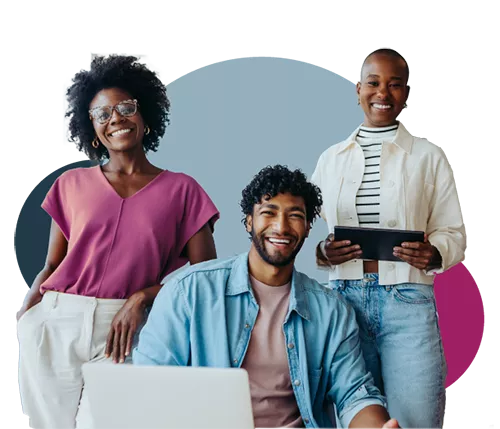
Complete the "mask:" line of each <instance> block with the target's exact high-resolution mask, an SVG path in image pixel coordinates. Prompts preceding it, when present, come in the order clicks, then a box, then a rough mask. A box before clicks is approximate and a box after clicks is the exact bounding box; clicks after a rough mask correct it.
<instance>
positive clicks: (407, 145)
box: [339, 122, 413, 153]
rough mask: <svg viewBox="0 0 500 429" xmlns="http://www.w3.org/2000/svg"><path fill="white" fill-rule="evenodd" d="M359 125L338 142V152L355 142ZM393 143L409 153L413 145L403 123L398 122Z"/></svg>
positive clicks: (411, 138)
mask: <svg viewBox="0 0 500 429" xmlns="http://www.w3.org/2000/svg"><path fill="white" fill-rule="evenodd" d="M360 127H361V125H360V126H359V127H358V128H356V129H355V130H354V131H353V132H352V134H351V135H350V136H349V137H348V138H347V139H346V140H344V141H343V142H342V143H339V145H340V147H339V153H340V152H342V151H344V150H346V149H347V148H348V147H350V146H352V145H354V144H356V136H357V135H358V133H359V128H360ZM391 143H393V144H395V145H396V146H399V147H400V148H401V149H403V150H404V151H405V152H406V153H411V148H412V146H413V136H412V135H411V134H410V133H409V132H408V130H407V129H406V128H405V127H404V125H403V124H402V123H401V122H400V123H399V127H398V131H397V132H396V137H394V140H393V141H392V142H391Z"/></svg>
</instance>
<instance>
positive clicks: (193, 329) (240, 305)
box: [133, 253, 385, 427]
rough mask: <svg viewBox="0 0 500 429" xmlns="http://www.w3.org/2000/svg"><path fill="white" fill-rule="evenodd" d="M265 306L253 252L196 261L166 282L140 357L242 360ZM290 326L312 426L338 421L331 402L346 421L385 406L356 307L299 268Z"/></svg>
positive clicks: (303, 410) (146, 361) (297, 380)
mask: <svg viewBox="0 0 500 429" xmlns="http://www.w3.org/2000/svg"><path fill="white" fill-rule="evenodd" d="M258 312H259V306H258V304H257V302H256V300H255V297H254V296H253V293H252V289H251V286H250V280H249V274H248V253H245V254H242V255H239V256H236V257H232V258H229V259H225V260H215V261H207V262H203V263H200V264H197V265H195V266H193V267H191V268H189V269H188V270H186V271H184V272H183V273H181V274H179V275H177V276H175V277H173V278H172V279H171V280H170V281H169V282H167V283H166V284H165V286H164V287H163V288H162V289H161V291H160V293H159V294H158V296H157V297H156V299H155V302H154V305H153V308H152V310H151V313H150V315H149V319H148V321H147V323H146V325H145V326H144V328H143V330H142V332H141V334H140V337H139V344H138V346H137V347H136V348H135V349H134V352H133V362H134V364H139V365H182V366H189V365H191V366H208V367H217V368H230V367H236V368H237V367H240V366H241V363H242V362H243V359H244V357H245V353H246V351H247V349H248V344H249V341H250V335H251V334H252V329H253V327H254V325H255V321H256V319H257V315H258ZM283 333H284V336H285V344H286V345H287V347H286V353H287V357H288V365H289V370H290V379H291V381H292V388H293V391H294V394H295V399H296V401H297V405H298V407H299V410H300V414H301V417H302V419H303V421H304V424H305V426H306V427H332V422H331V421H330V418H329V417H328V412H327V411H328V408H329V407H330V409H331V406H332V405H335V407H336V409H337V413H338V416H339V419H340V422H341V424H342V426H344V427H347V426H348V425H349V423H350V421H351V420H352V418H353V417H354V416H355V415H356V414H357V413H358V412H359V411H360V410H361V409H363V408H364V407H366V406H368V405H372V404H378V405H382V406H385V402H384V398H383V397H382V396H381V394H380V392H379V391H378V389H377V388H376V387H375V386H374V384H373V378H372V376H371V374H370V373H367V372H366V369H365V363H364V360H363V356H362V352H361V348H360V341H359V337H358V325H357V323H356V318H355V314H354V311H353V310H352V309H351V307H350V306H348V305H347V304H346V303H345V301H344V300H343V298H342V297H341V296H340V295H339V294H338V293H337V292H335V291H333V290H330V289H327V288H325V287H323V286H321V285H320V284H319V283H318V282H317V281H315V280H313V279H311V278H309V277H307V276H306V275H305V274H302V273H299V272H297V271H295V270H294V271H293V275H292V284H291V291H290V304H289V310H288V313H287V315H286V317H285V320H284V323H283Z"/></svg>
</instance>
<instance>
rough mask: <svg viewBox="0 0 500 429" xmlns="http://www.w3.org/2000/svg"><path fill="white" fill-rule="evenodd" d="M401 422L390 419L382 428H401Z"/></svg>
mask: <svg viewBox="0 0 500 429" xmlns="http://www.w3.org/2000/svg"><path fill="white" fill-rule="evenodd" d="M399 427H400V426H399V423H398V421H397V420H396V419H390V420H388V421H387V422H385V424H384V426H382V428H391V429H393V428H399Z"/></svg>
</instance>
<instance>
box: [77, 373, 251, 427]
mask: <svg viewBox="0 0 500 429" xmlns="http://www.w3.org/2000/svg"><path fill="white" fill-rule="evenodd" d="M82 370H83V377H84V383H85V389H86V391H87V392H86V393H87V395H88V400H89V406H90V411H91V414H92V420H93V424H94V428H96V429H132V428H133V429H139V428H141V429H142V428H144V429H145V428H147V429H170V428H172V429H173V428H176V429H183V428H190V429H195V428H206V429H212V428H213V429H216V428H217V429H225V428H227V429H235V428H241V429H253V428H254V423H253V414H252V404H251V398H250V387H249V383H248V374H247V372H246V371H245V370H243V369H236V368H225V369H221V368H200V367H179V366H135V365H126V364H125V365H124V364H110V363H90V364H84V365H83V368H82Z"/></svg>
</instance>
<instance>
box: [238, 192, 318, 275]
mask: <svg viewBox="0 0 500 429" xmlns="http://www.w3.org/2000/svg"><path fill="white" fill-rule="evenodd" d="M309 229H310V225H309V223H308V221H307V219H306V207H305V203H304V199H303V198H302V197H296V196H293V195H292V194H290V193H284V194H278V195H276V196H275V197H273V198H270V199H267V200H266V199H264V198H263V199H262V203H261V204H255V206H254V209H253V214H252V215H248V216H247V231H248V232H249V233H251V235H252V246H253V247H254V248H255V250H257V253H258V254H259V256H260V257H261V259H262V260H264V262H266V263H268V264H270V265H273V266H275V267H284V266H287V265H289V264H291V263H293V261H294V260H295V257H296V256H297V254H298V253H299V251H300V248H301V247H302V244H303V243H304V240H305V239H306V238H307V236H308V235H309Z"/></svg>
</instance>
